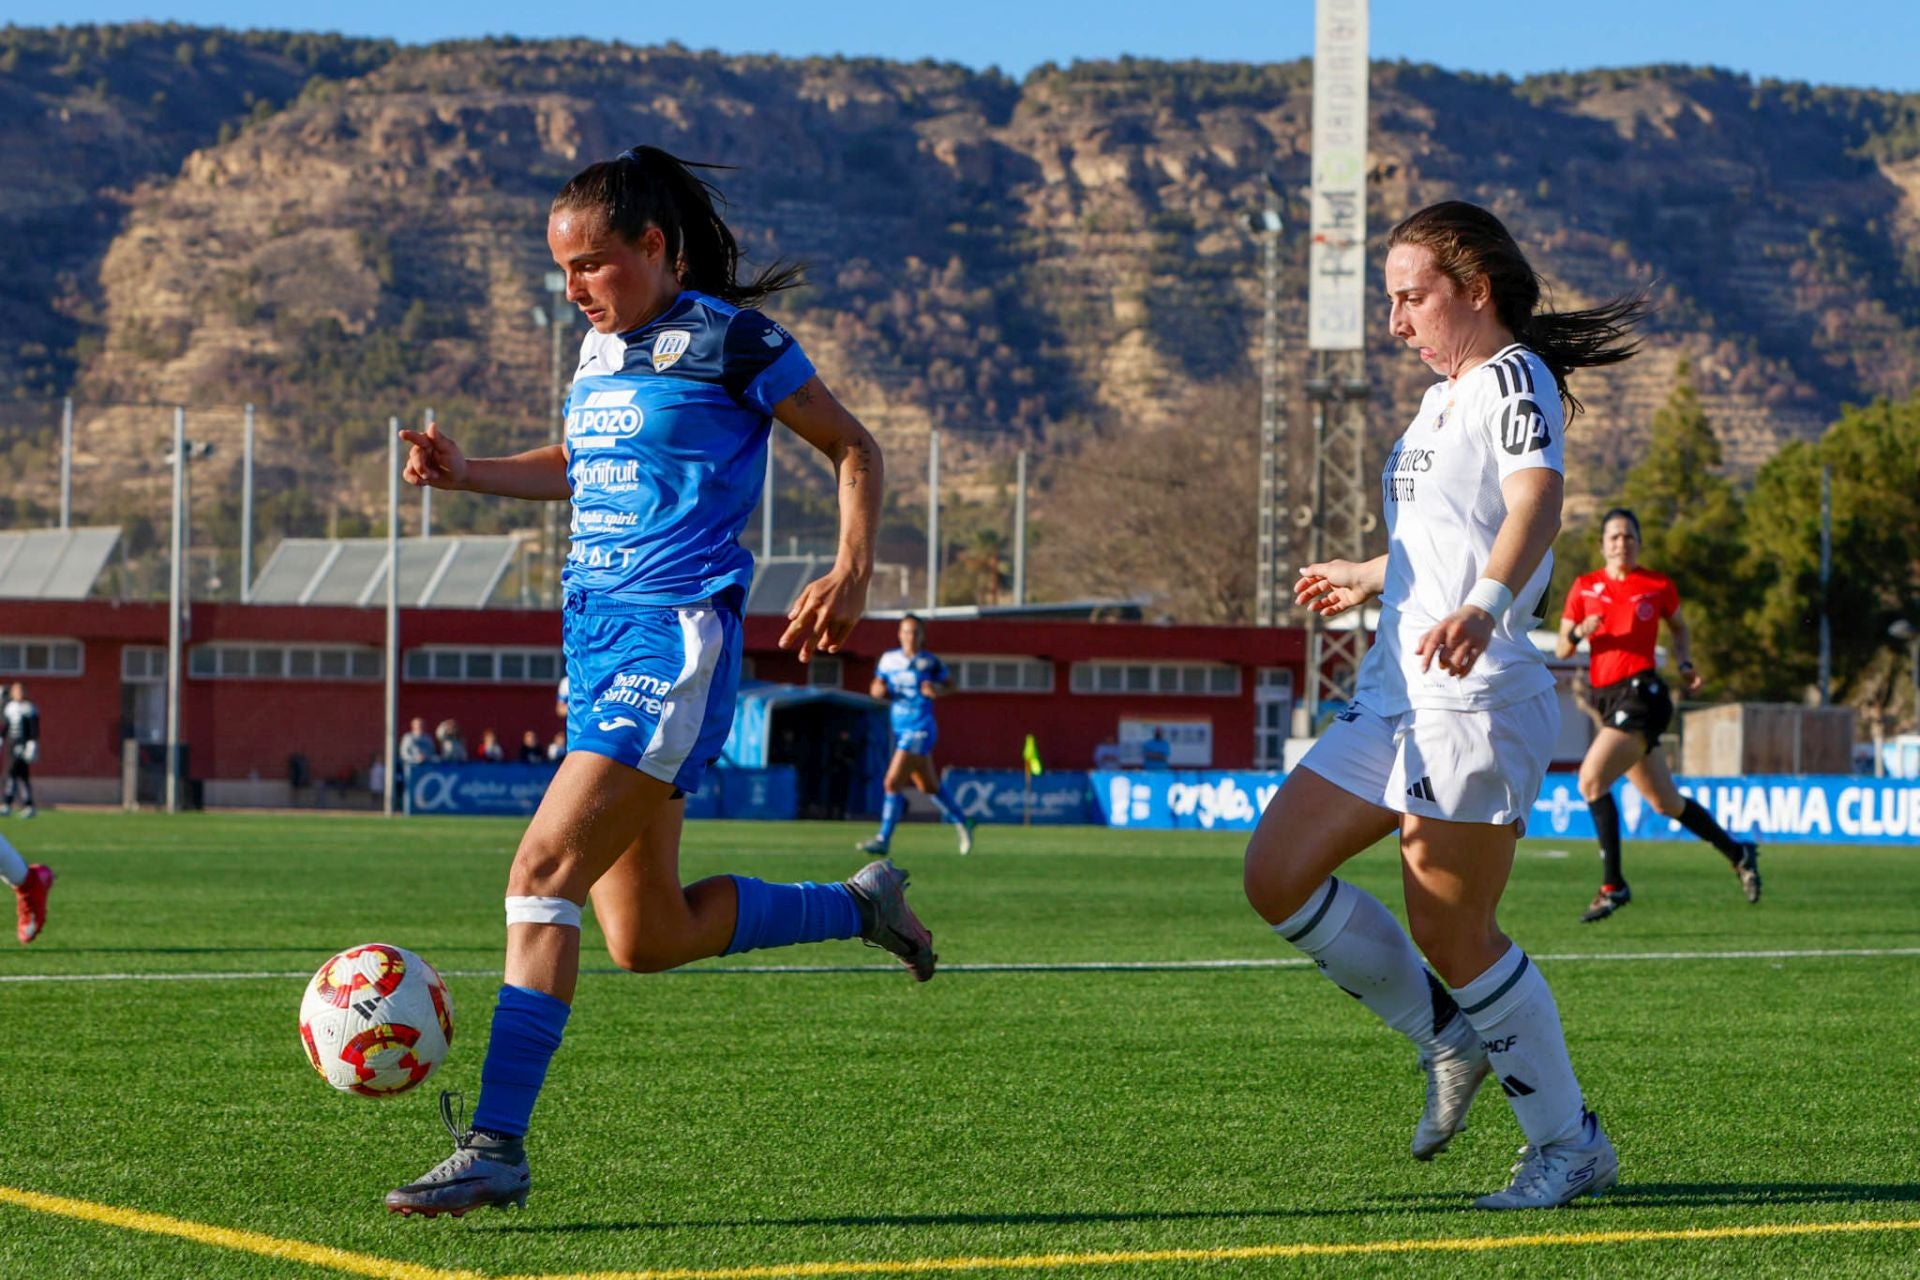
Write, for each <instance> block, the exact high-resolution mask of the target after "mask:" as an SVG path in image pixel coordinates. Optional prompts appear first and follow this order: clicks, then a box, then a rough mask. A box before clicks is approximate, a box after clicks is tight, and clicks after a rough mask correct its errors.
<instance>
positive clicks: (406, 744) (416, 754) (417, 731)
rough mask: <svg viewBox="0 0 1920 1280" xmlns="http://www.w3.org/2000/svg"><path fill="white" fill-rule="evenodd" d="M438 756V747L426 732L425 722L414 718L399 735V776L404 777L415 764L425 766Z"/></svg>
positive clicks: (416, 717) (417, 717) (431, 736)
mask: <svg viewBox="0 0 1920 1280" xmlns="http://www.w3.org/2000/svg"><path fill="white" fill-rule="evenodd" d="M439 754H440V748H439V746H438V745H437V744H436V743H435V742H434V740H433V735H432V734H430V733H428V732H427V722H426V721H425V720H422V719H421V718H420V717H419V716H415V717H414V718H413V720H412V721H411V722H410V723H409V724H408V726H407V731H406V732H405V733H403V734H401V735H400V754H399V760H400V769H399V773H400V776H401V777H403V778H404V777H406V774H407V770H408V769H411V768H412V767H413V766H414V765H416V764H425V763H427V762H428V761H429V760H432V759H433V758H434V757H435V756H437V755H439Z"/></svg>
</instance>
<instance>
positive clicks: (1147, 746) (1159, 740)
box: [1140, 725, 1173, 769]
mask: <svg viewBox="0 0 1920 1280" xmlns="http://www.w3.org/2000/svg"><path fill="white" fill-rule="evenodd" d="M1172 763H1173V744H1172V743H1171V742H1168V741H1167V735H1166V731H1165V730H1163V729H1162V728H1161V727H1160V726H1159V725H1155V726H1153V736H1152V737H1151V738H1148V739H1147V740H1146V741H1145V742H1143V743H1141V744H1140V767H1141V768H1143V769H1164V768H1166V767H1167V766H1168V765H1170V764H1172Z"/></svg>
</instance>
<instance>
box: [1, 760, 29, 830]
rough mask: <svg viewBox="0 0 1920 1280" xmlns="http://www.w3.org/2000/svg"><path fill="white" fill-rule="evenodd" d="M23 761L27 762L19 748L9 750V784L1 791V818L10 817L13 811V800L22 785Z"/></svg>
mask: <svg viewBox="0 0 1920 1280" xmlns="http://www.w3.org/2000/svg"><path fill="white" fill-rule="evenodd" d="M23 763H25V762H24V761H22V760H21V759H20V753H19V752H18V751H17V750H10V751H8V752H7V785H6V790H5V791H3V792H0V818H5V817H8V816H10V815H11V814H12V813H13V800H14V796H15V795H16V794H17V793H18V790H19V787H20V772H19V771H20V766H21V765H22V764H23Z"/></svg>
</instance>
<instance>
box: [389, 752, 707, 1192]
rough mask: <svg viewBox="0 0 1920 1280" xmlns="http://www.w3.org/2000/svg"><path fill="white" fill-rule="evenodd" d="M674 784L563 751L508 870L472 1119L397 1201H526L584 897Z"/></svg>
mask: <svg viewBox="0 0 1920 1280" xmlns="http://www.w3.org/2000/svg"><path fill="white" fill-rule="evenodd" d="M672 794H673V787H672V786H671V784H669V783H665V782H662V781H660V780H659V779H657V778H652V777H649V776H647V775H645V774H642V773H639V772H638V771H636V770H634V769H632V768H629V767H628V766H626V765H623V764H620V763H617V762H615V761H613V760H609V759H607V758H606V757H604V756H599V755H594V754H592V753H589V752H585V751H579V752H569V753H568V755H567V757H566V758H565V759H564V760H562V761H561V763H560V769H559V771H558V772H557V773H556V774H555V775H554V779H553V782H552V783H551V784H550V785H549V786H548V788H547V793H546V795H545V796H544V797H543V798H542V800H541V802H540V808H539V810H538V811H537V812H536V813H535V814H534V817H533V822H532V824H531V825H529V826H528V828H527V831H526V834H525V835H523V836H522V837H521V839H520V847H519V849H518V850H517V851H516V852H515V854H514V859H513V866H512V868H511V870H510V871H509V872H508V873H507V962H506V972H505V976H504V978H503V980H502V985H501V987H500V993H499V996H498V998H497V1000H496V1002H495V1004H494V1010H493V1020H492V1025H491V1028H490V1032H489V1036H488V1040H487V1054H486V1058H485V1060H484V1062H483V1063H482V1064H481V1068H480V1098H479V1101H478V1103H477V1104H476V1105H475V1107H474V1111H473V1127H472V1129H471V1130H470V1131H468V1132H466V1133H460V1132H457V1131H456V1132H455V1134H454V1138H455V1144H456V1149H455V1151H454V1153H453V1155H451V1156H449V1157H448V1158H447V1159H446V1160H444V1161H442V1162H441V1163H440V1164H439V1165H437V1166H436V1167H435V1168H433V1169H432V1170H430V1171H429V1172H428V1173H427V1174H426V1175H425V1176H424V1177H422V1178H420V1179H419V1180H418V1181H417V1182H413V1183H410V1184H408V1185H407V1186H404V1187H400V1188H398V1189H396V1190H394V1191H391V1192H388V1193H387V1208H388V1209H390V1210H392V1211H393V1212H396V1213H404V1214H413V1213H419V1214H424V1215H426V1216H429V1217H432V1216H435V1215H438V1214H440V1213H453V1214H462V1213H465V1212H467V1211H468V1210H469V1209H474V1208H479V1207H482V1206H486V1205H505V1204H509V1203H517V1204H524V1203H525V1202H526V1197H527V1191H528V1188H529V1187H530V1185H531V1181H532V1179H531V1175H530V1173H529V1171H528V1168H527V1158H526V1149H525V1146H524V1143H523V1139H524V1138H525V1136H526V1132H527V1127H528V1125H529V1123H530V1122H531V1119H532V1115H533V1106H534V1102H535V1101H536V1100H537V1099H538V1097H539V1095H540V1090H541V1087H542V1085H543V1084H544V1083H545V1081H546V1075H547V1068H548V1065H549V1064H550V1063H551V1062H552V1060H553V1055H554V1053H555V1052H556V1051H557V1050H558V1049H559V1047H560V1040H561V1036H562V1034H563V1033H564V1032H565V1030H566V1025H567V1018H568V1015H569V1014H570V1013H571V1011H572V1008H571V1006H572V1003H573V993H574V985H575V983H576V981H577V980H578V977H579V973H580V916H581V906H582V905H583V904H584V903H585V902H586V900H587V893H588V890H589V889H590V888H591V887H592V885H593V883H594V881H595V880H597V879H599V878H600V876H601V875H602V874H603V873H604V872H605V871H606V870H607V869H608V868H609V867H611V866H612V865H613V864H614V862H615V861H616V860H617V859H618V858H619V857H620V856H621V854H622V853H623V852H625V850H626V848H627V847H628V845H629V844H630V843H631V840H632V833H633V832H634V831H644V830H648V829H650V828H652V827H653V826H654V825H655V822H656V817H657V811H658V810H659V809H660V808H662V807H663V806H665V805H666V804H668V803H669V797H670V796H671V795H672ZM448 1122H449V1127H450V1128H456V1126H454V1124H453V1123H452V1120H451V1117H450V1116H449V1119H448Z"/></svg>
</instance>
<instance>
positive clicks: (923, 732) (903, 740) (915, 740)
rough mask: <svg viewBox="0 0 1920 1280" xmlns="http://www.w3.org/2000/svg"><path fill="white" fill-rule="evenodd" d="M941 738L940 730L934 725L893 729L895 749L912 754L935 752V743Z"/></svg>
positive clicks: (930, 753)
mask: <svg viewBox="0 0 1920 1280" xmlns="http://www.w3.org/2000/svg"><path fill="white" fill-rule="evenodd" d="M939 740H940V734H939V731H938V730H936V729H935V728H934V727H933V726H932V725H928V726H927V727H926V728H924V729H895V730H894V731H893V749H894V750H895V751H904V752H906V753H907V754H908V755H910V756H927V755H932V754H933V744H934V743H935V742H938V741H939Z"/></svg>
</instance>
